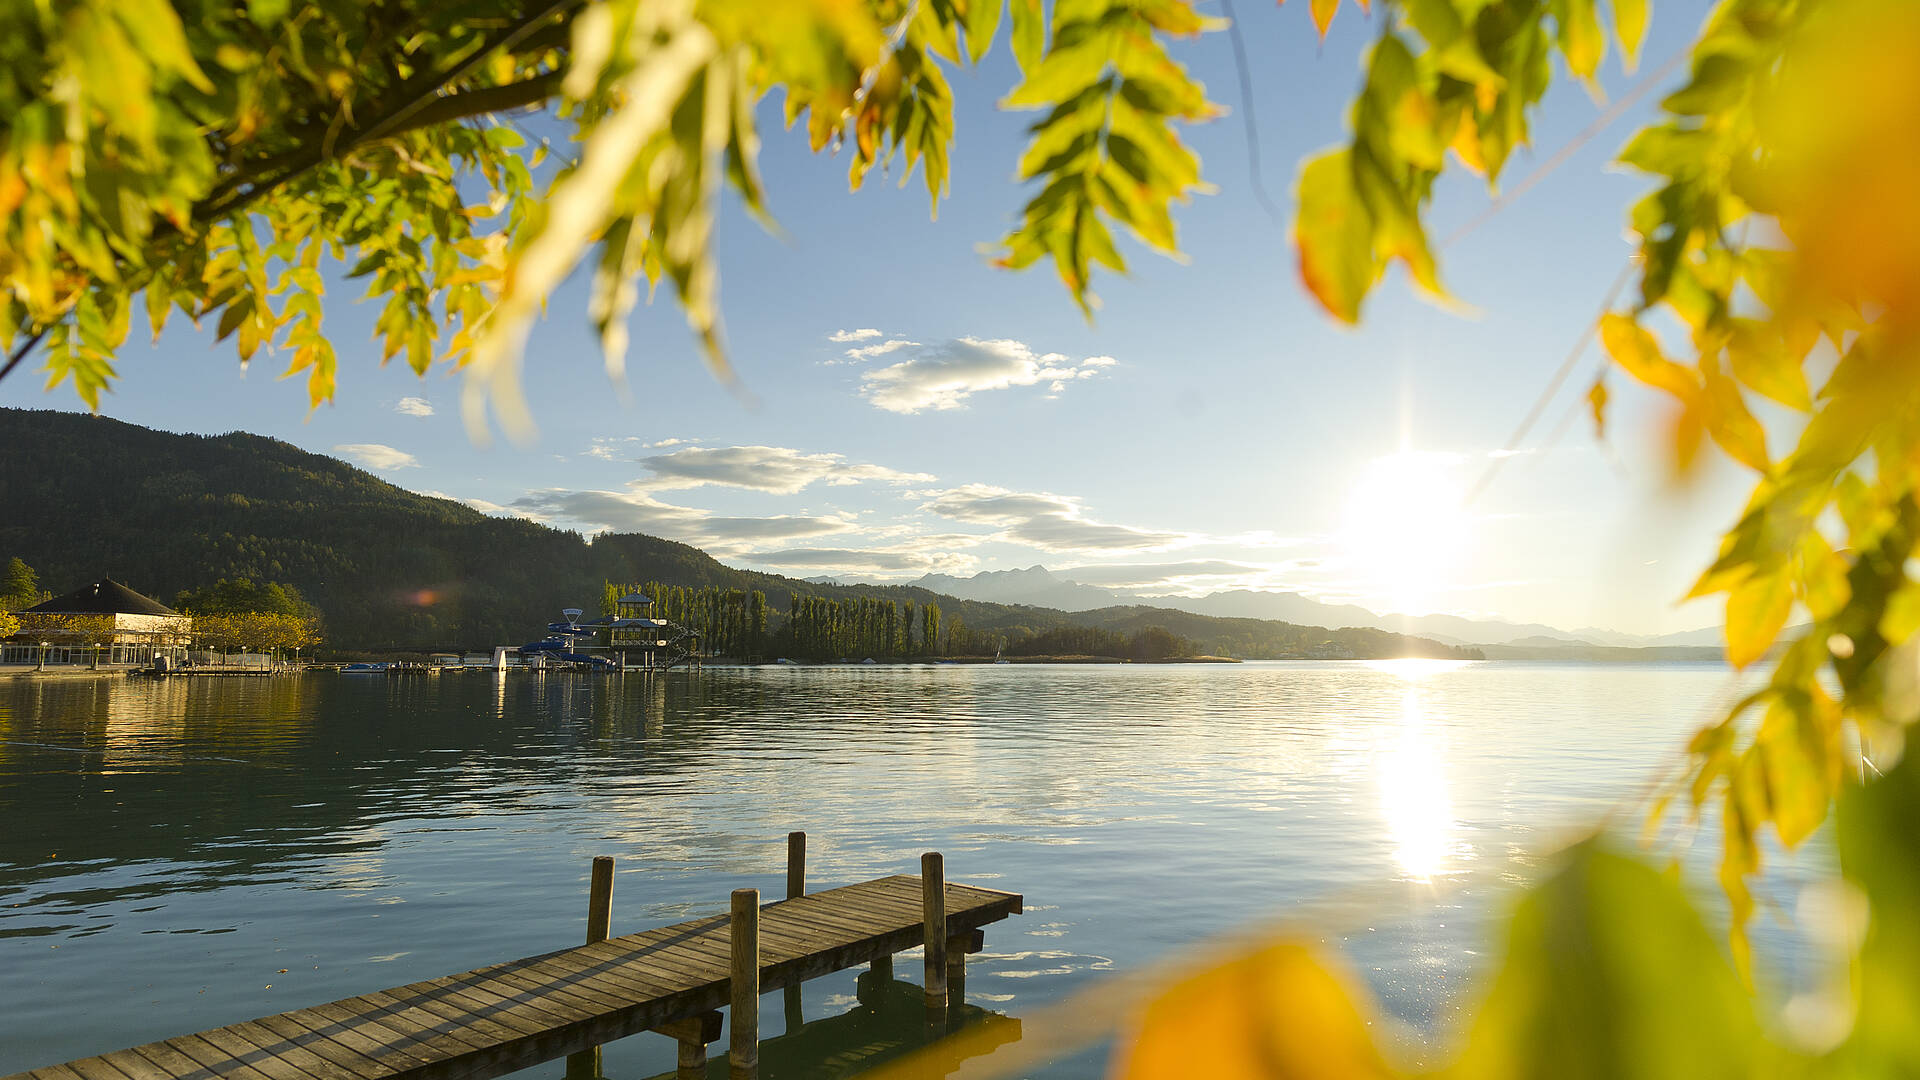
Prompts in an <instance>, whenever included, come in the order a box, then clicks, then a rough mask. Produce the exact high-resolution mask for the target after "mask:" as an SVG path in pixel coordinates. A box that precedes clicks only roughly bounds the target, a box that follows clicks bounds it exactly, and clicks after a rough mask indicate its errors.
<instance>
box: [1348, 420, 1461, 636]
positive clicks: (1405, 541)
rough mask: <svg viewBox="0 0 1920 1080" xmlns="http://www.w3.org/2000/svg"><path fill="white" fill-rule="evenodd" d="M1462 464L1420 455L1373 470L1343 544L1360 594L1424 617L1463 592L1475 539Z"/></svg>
mask: <svg viewBox="0 0 1920 1080" xmlns="http://www.w3.org/2000/svg"><path fill="white" fill-rule="evenodd" d="M1463 464H1464V460H1463V459H1462V458H1461V457H1460V456H1459V455H1457V454H1443V453H1435V452H1432V451H1418V450H1407V451H1401V452H1400V453H1396V454H1389V455H1387V456H1386V457H1382V458H1376V459H1374V460H1373V461H1372V462H1370V463H1368V465H1367V467H1366V469H1365V471H1364V472H1363V473H1362V474H1361V476H1360V479H1359V482H1358V483H1357V484H1355V486H1354V489H1353V492H1352V494H1351V495H1350V496H1349V497H1348V500H1347V508H1346V519H1345V522H1344V525H1343V528H1342V531H1341V537H1340V547H1341V553H1342V555H1343V556H1344V559H1345V561H1346V562H1347V564H1348V565H1349V567H1350V569H1351V571H1352V573H1353V575H1354V578H1355V580H1354V582H1353V585H1354V587H1355V590H1356V591H1361V592H1365V593H1369V594H1372V595H1374V596H1376V597H1378V598H1379V599H1380V600H1382V601H1385V602H1386V603H1388V604H1390V605H1391V606H1392V608H1393V610H1395V611H1397V612H1410V613H1414V614H1418V613H1421V612H1426V611H1432V610H1434V609H1435V607H1436V606H1438V605H1439V604H1440V603H1441V600H1442V597H1443V595H1444V594H1445V593H1446V592H1447V591H1448V590H1450V589H1451V588H1453V587H1455V586H1456V585H1457V584H1458V576H1459V574H1460V571H1461V568H1462V563H1463V562H1464V561H1465V558H1466V555H1467V554H1468V551H1469V549H1470V547H1471V539H1472V536H1471V532H1472V530H1471V528H1470V525H1471V523H1470V520H1469V518H1468V516H1467V512H1466V492H1465V489H1464V488H1463V487H1462V486H1461V478H1460V475H1459V474H1460V472H1461V466H1462V465H1463Z"/></svg>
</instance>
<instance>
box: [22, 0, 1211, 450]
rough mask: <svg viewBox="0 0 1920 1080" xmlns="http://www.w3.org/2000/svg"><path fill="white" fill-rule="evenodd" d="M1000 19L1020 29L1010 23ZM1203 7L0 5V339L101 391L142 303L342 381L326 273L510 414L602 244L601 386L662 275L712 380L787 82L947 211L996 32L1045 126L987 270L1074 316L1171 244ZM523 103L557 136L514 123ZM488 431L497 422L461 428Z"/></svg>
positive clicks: (633, 2)
mask: <svg viewBox="0 0 1920 1080" xmlns="http://www.w3.org/2000/svg"><path fill="white" fill-rule="evenodd" d="M1003 17H1004V19H1005V21H1006V22H1007V24H1008V29H1007V31H1006V33H1005V34H1004V35H1002V32H1001V24H1002V22H1003ZM1209 25H1210V24H1209V22H1208V20H1206V19H1203V18H1202V17H1201V16H1199V15H1198V14H1196V13H1195V12H1194V10H1193V9H1192V8H1191V7H1189V6H1188V5H1187V4H1186V3H1184V2H1182V0H1065V2H1062V3H1058V4H1055V5H1054V6H1053V10H1052V15H1051V18H1048V16H1047V13H1046V11H1045V9H1044V7H1043V5H1042V3H1041V2H1040V0H1012V3H1011V4H1010V5H1008V4H1006V3H1003V0H929V2H926V3H910V2H905V0H865V2H857V3H847V2H836V0H793V2H779V3H768V2H755V0H708V2H704V3H694V2H692V0H645V2H642V0H595V2H587V0H481V2H478V3H468V4H461V5H446V4H435V3H428V2H412V3H393V4H378V5H368V4H360V3H350V2H343V0H325V2H321V3H313V4H304V5H299V6H297V7H296V6H292V5H288V4H286V3H283V2H268V0H253V2H250V3H247V4H209V3H201V2H198V0H180V2H178V3H167V2H164V0H73V2H63V3H57V4H42V5H30V4H10V5H7V6H6V7H5V8H4V9H0V71H4V72H5V73H6V74H5V76H4V77H0V346H11V345H12V344H14V343H16V342H17V341H19V340H22V339H24V340H25V341H26V342H27V343H28V345H29V346H31V345H32V344H34V343H36V342H42V341H43V342H44V346H45V355H46V370H47V372H48V374H49V376H50V382H51V383H56V384H57V383H59V382H62V381H65V380H71V381H72V383H73V386H74V388H75V389H76V390H77V391H78V392H79V394H80V396H81V397H82V399H84V400H85V401H86V402H87V403H88V404H89V405H97V403H98V400H99V394H100V392H101V391H102V390H103V389H105V388H107V387H108V385H109V384H110V382H111V380H112V379H113V377H114V371H113V367H112V359H113V356H114V353H115V352H116V351H117V350H118V349H119V348H120V346H121V345H122V344H123V342H124V341H125V339H126V337H127V334H128V332H129V328H130V323H131V321H132V318H133V312H132V308H133V301H134V297H135V296H136V295H137V294H141V293H144V295H145V298H146V303H145V309H146V321H147V322H148V324H149V325H150V326H151V328H152V330H153V332H154V333H156V334H157V333H159V332H160V330H161V328H162V327H163V326H164V325H165V324H166V322H167V321H168V318H169V316H170V314H172V313H173V312H176V311H177V312H179V313H182V314H184V315H186V316H188V317H190V318H192V319H194V320H196V321H203V320H204V321H209V322H212V323H214V324H215V325H216V327H217V329H218V331H219V334H220V337H221V338H222V339H226V338H229V337H231V338H233V339H234V341H235V344H236V347H237V349H238V351H239V355H240V358H241V360H242V361H243V362H246V361H249V360H251V359H252V358H254V357H255V356H256V355H260V354H261V353H262V352H263V351H265V352H267V353H272V352H276V351H279V352H284V353H285V354H286V355H287V356H288V366H287V374H289V375H295V374H305V375H306V376H307V382H308V388H309V391H310V394H311V397H312V401H313V402H314V404H316V405H317V404H319V403H320V402H323V401H325V400H327V399H329V398H330V397H331V396H332V394H333V391H334V385H335V371H336V365H337V361H336V350H335V346H334V344H333V341H332V339H331V337H330V335H329V333H328V332H327V330H326V329H325V327H324V320H323V317H324V308H323V304H322V300H321V297H322V294H323V292H324V291H325V284H326V278H327V276H328V274H329V272H330V271H332V270H333V268H335V267H336V266H344V267H346V268H347V269H348V275H349V276H350V277H353V278H359V279H365V281H366V282H367V292H368V296H369V298H371V299H373V300H375V301H378V302H379V303H380V315H379V318H378V320H377V326H376V337H377V338H378V339H379V340H380V342H381V357H382V360H383V361H385V360H389V359H391V358H393V357H395V356H397V355H400V354H401V353H405V354H406V358H407V362H408V363H409V364H410V365H411V366H412V367H413V368H414V369H415V370H416V371H420V372H425V371H426V370H427V369H428V367H429V366H430V365H432V364H434V363H435V362H438V361H446V362H450V363H452V364H456V365H466V366H470V367H471V368H472V369H473V371H474V373H475V376H476V377H475V378H474V379H472V380H470V381H469V387H470V390H471V391H472V393H471V394H470V396H469V406H470V408H469V412H468V415H469V419H470V421H473V422H475V423H481V422H482V420H481V417H482V413H481V408H482V407H483V406H484V404H485V395H486V393H487V392H488V391H491V392H492V394H493V396H492V404H493V405H494V406H495V407H496V409H497V410H498V412H499V415H500V418H501V419H502V420H503V421H504V422H505V423H506V424H507V425H508V426H509V427H510V428H511V429H513V430H524V429H525V428H526V427H527V425H528V423H529V419H528V417H527V416H526V415H525V413H524V409H523V406H522V404H521V401H520V396H519V393H518V389H517V382H516V379H517V376H516V371H517V367H518V353H519V348H520V343H521V341H522V340H523V339H524V337H525V335H526V333H527V330H528V327H529V325H530V323H531V322H532V320H533V319H534V318H535V317H536V316H537V315H538V314H539V310H540V307H541V305H542V304H543V303H544V301H545V299H546V296H547V294H548V293H549V292H550V291H551V290H552V288H553V287H554V286H556V285H557V284H559V282H560V280H561V279H562V278H563V277H565V276H566V274H567V273H568V272H569V271H570V270H571V269H572V268H573V267H574V266H575V264H576V263H578V262H579V261H581V259H582V257H583V255H586V254H587V253H588V252H589V250H591V251H592V252H593V254H592V255H591V259H592V261H593V262H594V263H595V264H596V273H595V280H594V285H593V295H592V300H591V304H590V312H589V314H590V315H591V317H592V319H593V321H594V323H595V324H596V326H597V327H598V328H599V331H600V335H601V340H602V344H603V346H604V352H605V356H606V361H607V365H608V368H609V371H610V372H611V373H612V374H614V375H615V377H616V378H617V377H618V375H619V372H620V370H621V366H622V363H623V359H622V358H623V355H624V352H625V345H626V320H627V316H628V314H629V312H630V311H631V309H632V308H633V306H634V304H635V302H636V301H637V299H638V296H639V289H638V285H637V282H638V279H640V278H642V277H644V278H646V279H647V281H648V283H649V286H650V287H651V286H652V285H655V284H658V283H659V282H660V281H661V280H662V279H665V280H668V281H670V282H671V283H672V285H673V287H674V290H675V292H676V293H677V295H678V297H679V300H680V304H681V307H682V308H683V309H684V310H685V312H686V316H687V320H688V322H689V323H690V325H691V326H692V328H693V330H694V331H695V333H696V334H697V336H698V337H699V339H700V341H701V342H702V343H703V346H704V348H705V349H706V352H707V355H708V356H709V358H710V359H711V360H712V361H713V362H714V363H715V364H716V365H717V366H718V367H719V369H720V370H722V371H724V359H723V352H722V345H721V332H720V322H719V314H718V303H717V290H718V284H717V282H718V274H717V270H716V267H715V265H714V261H713V255H712V237H713V233H714V214H715V209H716V205H717V203H718V201H719V199H718V196H719V193H720V191H721V189H722V188H723V187H730V188H731V189H732V190H733V191H734V192H735V193H736V194H737V195H738V196H739V198H740V200H741V201H742V202H743V203H744V204H745V206H746V207H747V209H748V210H749V211H750V212H751V213H753V214H755V215H756V216H758V217H760V218H761V219H762V220H767V221H770V220H771V219H770V216H769V210H768V197H767V193H766V191H765V190H764V189H763V185H762V182H761V178H760V175H759V172H758V169H757V167H756V164H755V159H756V155H757V151H758V146H759V133H758V131H757V130H756V105H757V104H758V103H759V101H760V100H761V98H762V97H764V96H765V95H767V94H768V93H770V92H775V91H777V92H779V94H780V95H781V96H782V98H783V101H782V105H783V111H784V116H785V119H786V121H787V123H788V125H789V126H790V127H797V128H799V133H800V134H801V135H802V136H803V137H804V138H805V139H806V140H807V141H808V143H809V145H810V146H811V147H812V148H813V149H814V150H816V151H817V150H823V149H827V148H829V147H831V148H833V149H835V150H844V151H845V153H846V155H847V157H848V159H849V180H850V182H851V183H852V185H853V186H854V187H856V188H857V187H859V186H860V184H861V182H862V181H863V180H864V179H865V177H866V176H867V175H868V174H869V173H870V172H871V171H872V170H873V169H874V168H875V167H876V166H884V165H886V164H888V163H889V162H891V161H894V160H896V159H897V160H899V161H900V162H901V172H902V180H903V182H904V180H905V179H906V178H907V177H908V176H910V175H911V174H912V173H913V172H914V171H915V170H916V169H917V170H918V171H919V172H920V173H921V175H922V176H923V177H924V179H925V182H926V185H927V189H928V192H929V194H930V196H931V199H932V203H933V206H934V208H935V209H936V210H937V208H938V205H939V201H940V199H941V198H942V197H943V196H944V195H945V194H946V193H947V190H948V173H949V164H948V158H949V152H950V149H951V145H952V142H953V139H954V122H953V99H952V93H951V90H950V88H949V86H948V84H947V76H946V72H947V71H948V70H949V69H951V68H952V67H955V66H960V65H966V64H975V63H978V62H979V60H980V59H981V58H982V57H983V56H984V55H985V54H986V53H987V51H988V49H989V47H990V46H991V45H992V43H993V41H994V40H995V38H996V36H1004V38H1005V39H1006V40H1008V41H1009V42H1010V44H1011V48H1012V50H1013V54H1014V56H1015V58H1016V59H1017V61H1018V63H1019V65H1020V67H1021V69H1022V71H1023V74H1024V78H1023V79H1022V81H1021V82H1020V84H1019V85H1018V86H1016V87H1014V88H1013V90H1012V91H1011V93H1010V94H1008V96H1007V97H1006V98H1005V100H1004V102H1003V104H1004V105H1006V106H1007V107H1009V108H1016V109H1031V110H1036V111H1039V112H1041V113H1043V118H1042V119H1041V121H1040V122H1039V123H1038V124H1037V125H1036V127H1035V138H1034V140H1033V142H1032V144H1031V145H1030V146H1029V148H1028V149H1027V151H1026V153H1025V154H1024V155H1023V156H1022V158H1021V160H1020V162H1019V165H1018V169H1019V172H1020V175H1021V177H1022V178H1023V179H1028V180H1032V181H1035V182H1036V184H1037V185H1038V187H1039V190H1038V191H1037V193H1035V194H1034V195H1033V197H1032V198H1031V199H1030V200H1029V201H1028V203H1027V205H1026V209H1025V211H1024V212H1023V215H1022V218H1021V221H1020V224H1019V225H1018V226H1017V227H1016V228H1015V229H1014V230H1013V231H1012V233H1010V234H1009V235H1008V237H1007V238H1006V240H1005V242H1004V245H1003V252H1002V255H1001V257H1000V261H1001V262H1002V263H1004V264H1005V265H1008V266H1012V267H1023V266H1027V265H1029V264H1031V263H1033V262H1036V261H1039V260H1043V259H1044V260H1050V261H1052V262H1053V263H1054V265H1055V266H1056V268H1057V269H1058V270H1059V273H1060V276H1061V277H1062V279H1063V280H1064V281H1066V283H1067V285H1068V286H1069V288H1070V290H1071V292H1072V295H1073V296H1074V298H1075V299H1076V300H1077V301H1078V302H1080V303H1081V304H1082V306H1089V305H1091V303H1092V302H1093V301H1092V294H1091V292H1090V291H1089V289H1088V279H1089V277H1090V276H1091V270H1092V267H1093V265H1094V264H1096V263H1097V264H1100V265H1104V266H1108V267H1112V268H1114V269H1121V268H1123V267H1124V266H1125V262H1124V260H1123V259H1122V257H1121V255H1120V254H1119V252H1118V250H1117V249H1116V247H1115V245H1114V230H1115V228H1116V227H1118V228H1121V229H1124V230H1126V231H1128V232H1130V233H1131V234H1132V235H1133V236H1135V237H1136V238H1138V239H1139V240H1141V241H1142V242H1144V243H1146V244H1148V245H1149V246H1152V247H1154V248H1158V249H1160V250H1163V251H1167V252H1170V253H1171V252H1173V251H1175V243H1176V242H1175V235H1174V225H1173V219H1172V217H1171V215H1170V212H1169V207H1170V205H1171V204H1173V203H1176V202H1180V201H1183V200H1185V199H1186V198H1187V197H1188V196H1189V195H1190V194H1191V193H1193V192H1196V191H1199V190H1202V184H1201V182H1200V176H1199V161H1198V159H1197V158H1196V157H1195V156H1194V155H1193V154H1192V152H1191V151H1189V150H1188V149H1187V148H1186V147H1185V146H1184V145H1182V143H1181V141H1180V139H1179V137H1178V135H1177V133H1176V127H1177V125H1179V124H1182V123H1188V122H1194V121H1200V120H1205V119H1207V118H1209V117H1210V116H1212V115H1214V113H1215V111H1216V110H1215V108H1214V107H1213V106H1212V105H1211V104H1210V103H1209V102H1208V101H1207V99H1206V95H1205V92H1204V90H1203V89H1202V88H1201V87H1200V85H1199V84H1198V83H1196V82H1195V81H1193V80H1192V79H1191V78H1190V77H1189V76H1188V75H1187V73H1186V71H1185V69H1184V68H1182V67H1181V65H1179V64H1178V63H1176V62H1175V61H1174V60H1173V59H1172V57H1171V56H1170V55H1169V54H1168V52H1167V49H1166V45H1167V41H1168V39H1169V38H1170V37H1174V36H1182V35H1192V34H1196V33H1198V32H1200V31H1201V30H1203V29H1206V28H1207V27H1208V26H1209ZM528 108H538V109H541V110H543V111H544V112H545V114H546V115H544V116H543V117H542V120H541V121H540V122H539V124H538V125H537V126H539V127H540V128H542V129H543V130H554V129H556V128H557V129H558V130H559V131H560V132H561V133H562V135H561V138H560V140H559V141H558V145H556V144H555V142H554V141H552V140H549V139H547V138H543V137H538V136H535V137H533V138H531V139H530V138H529V134H528V133H527V131H526V129H525V128H523V127H521V126H520V125H517V124H514V123H509V122H506V121H505V120H503V119H502V116H503V114H505V113H508V112H510V111H513V110H521V109H528ZM477 430H483V429H477Z"/></svg>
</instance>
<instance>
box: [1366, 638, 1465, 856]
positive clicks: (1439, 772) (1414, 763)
mask: <svg viewBox="0 0 1920 1080" xmlns="http://www.w3.org/2000/svg"><path fill="white" fill-rule="evenodd" d="M1395 662H1396V663H1405V661H1395ZM1441 662H1442V663H1444V662H1445V661H1441ZM1446 768H1447V759H1446V749H1445V747H1444V746H1443V745H1442V744H1441V742H1440V740H1439V739H1438V738H1436V737H1435V735H1434V733H1433V731H1432V729H1431V726H1430V725H1429V724H1428V723H1427V719H1426V714H1425V712H1424V711H1423V710H1422V709H1421V703H1420V691H1419V690H1418V689H1416V688H1414V687H1412V686H1409V687H1407V690H1406V693H1405V695H1404V696H1403V697H1402V698H1401V702H1400V729H1399V733H1398V736H1397V741H1396V742H1395V743H1394V744H1393V745H1392V746H1391V747H1389V748H1388V749H1387V751H1386V754H1385V756H1384V758H1383V760H1382V761H1381V763H1380V768H1379V777H1380V810H1381V814H1382V815H1383V816H1384V817H1385V819H1386V825H1387V832H1388V834H1389V836H1390V837H1391V838H1392V841H1393V844H1394V850H1393V860H1394V862H1396V863H1398V864H1399V866H1400V869H1401V870H1402V871H1404V872H1405V873H1406V875H1407V876H1408V877H1410V878H1412V879H1413V880H1416V881H1432V880H1433V879H1434V878H1435V877H1437V876H1440V875H1442V874H1445V873H1446V872H1447V870H1448V864H1449V863H1450V862H1451V861H1452V859H1453V857H1454V856H1455V854H1456V853H1457V849H1458V847H1459V841H1458V839H1457V837H1456V835H1455V833H1456V826H1455V822H1454V820H1453V803H1452V800H1451V799H1450V798H1449V797H1448V794H1447V773H1446Z"/></svg>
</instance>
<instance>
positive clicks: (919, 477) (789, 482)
mask: <svg viewBox="0 0 1920 1080" xmlns="http://www.w3.org/2000/svg"><path fill="white" fill-rule="evenodd" d="M640 465H641V467H642V468H644V469H646V470H647V472H648V473H649V474H650V475H649V476H647V477H645V478H643V479H641V480H638V481H636V482H635V486H636V487H640V488H644V489H646V490H649V491H669V490H674V489H681V488H693V487H701V486H703V485H706V484H719V485H723V486H726V487H738V488H749V489H751V490H754V491H766V492H771V493H773V494H776V495H792V494H794V493H795V492H798V491H800V490H801V489H802V488H805V487H808V486H810V485H812V484H816V483H824V484H827V485H828V486H830V487H839V486H844V485H848V484H859V483H864V482H866V481H880V482H882V483H888V484H906V483H918V484H924V483H929V482H931V481H932V480H934V477H933V476H931V475H929V474H927V473H910V472H901V471H900V470H898V469H889V468H887V467H886V466H884V465H868V464H862V463H858V462H850V461H848V460H847V459H846V458H845V457H843V456H842V455H840V454H807V453H802V452H800V451H798V450H792V449H788V448H787V447H783V446H715V447H691V448H689V449H686V450H675V451H673V452H672V453H667V454H653V455H650V456H648V457H643V458H641V459H640Z"/></svg>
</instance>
